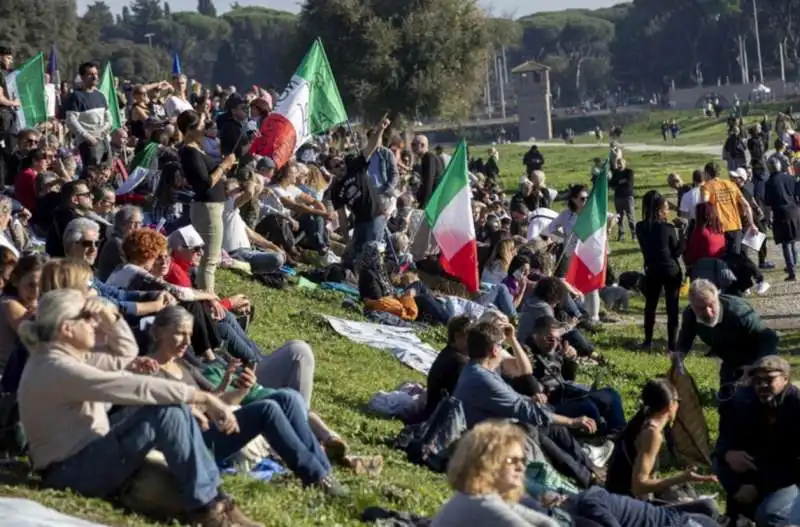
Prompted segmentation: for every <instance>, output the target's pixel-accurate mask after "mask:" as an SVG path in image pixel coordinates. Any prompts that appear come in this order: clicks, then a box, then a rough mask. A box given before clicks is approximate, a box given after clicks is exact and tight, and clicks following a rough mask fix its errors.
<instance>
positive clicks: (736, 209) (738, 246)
mask: <svg viewBox="0 0 800 527" xmlns="http://www.w3.org/2000/svg"><path fill="white" fill-rule="evenodd" d="M703 171H704V176H705V182H704V183H703V184H702V185H701V186H700V194H701V196H702V197H703V201H706V202H708V203H710V204H711V205H713V206H714V209H715V210H716V212H717V216H718V217H719V221H720V224H721V225H722V232H724V233H725V247H726V249H727V252H728V254H731V255H733V254H737V255H738V254H741V252H742V237H743V236H742V234H743V233H742V218H743V217H744V218H745V220H746V224H747V229H749V230H751V231H753V230H757V227H756V226H755V224H754V223H753V211H752V209H751V208H750V204H749V203H747V200H746V199H745V197H744V195H742V192H741V190H739V187H738V186H737V185H736V184H735V183H734V182H732V181H727V180H723V179H720V178H719V177H718V176H719V168H718V167H717V165H716V163H714V162H711V163H707V164H706V166H705V168H704V169H703Z"/></svg>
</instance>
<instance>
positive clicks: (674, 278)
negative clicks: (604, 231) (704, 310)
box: [636, 190, 683, 351]
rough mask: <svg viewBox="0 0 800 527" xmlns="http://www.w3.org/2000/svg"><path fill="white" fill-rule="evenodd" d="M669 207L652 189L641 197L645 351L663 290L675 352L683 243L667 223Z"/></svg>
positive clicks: (639, 230)
mask: <svg viewBox="0 0 800 527" xmlns="http://www.w3.org/2000/svg"><path fill="white" fill-rule="evenodd" d="M668 211H669V206H668V205H667V201H666V200H665V199H664V197H663V196H662V195H661V194H659V193H658V192H657V191H655V190H651V191H650V192H648V193H647V194H645V195H644V197H643V198H642V221H640V222H639V223H637V224H636V238H637V239H638V240H639V247H640V248H641V250H642V255H643V256H644V298H645V308H644V342H643V343H642V345H641V348H642V349H650V348H651V346H652V344H653V327H654V326H655V322H656V307H658V298H659V297H660V296H661V290H662V289H663V290H664V298H665V301H666V304H667V345H668V349H669V350H671V351H672V350H675V343H676V337H677V335H678V317H679V316H680V314H679V312H678V298H679V296H680V289H681V283H682V282H683V273H682V272H681V266H680V263H679V262H678V258H679V257H680V255H681V253H682V252H683V251H682V250H681V241H680V239H679V236H678V231H677V229H676V228H675V227H674V226H673V225H672V224H671V223H669V222H668V221H667V212H668Z"/></svg>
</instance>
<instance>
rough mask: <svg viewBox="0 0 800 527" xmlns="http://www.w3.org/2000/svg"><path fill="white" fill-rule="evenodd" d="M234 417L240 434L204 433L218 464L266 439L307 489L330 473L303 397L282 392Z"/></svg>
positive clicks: (262, 400)
mask: <svg viewBox="0 0 800 527" xmlns="http://www.w3.org/2000/svg"><path fill="white" fill-rule="evenodd" d="M234 413H235V415H236V420H237V421H238V422H239V433H237V434H230V435H228V434H225V433H224V432H222V431H220V430H219V429H218V428H216V427H214V426H212V427H211V428H210V429H209V430H208V431H206V432H204V433H203V437H204V438H205V441H206V445H207V446H208V448H209V449H210V450H211V451H212V452H213V454H214V457H215V458H216V459H217V461H218V462H221V461H224V460H225V459H227V458H229V457H231V456H232V455H234V454H236V453H237V452H239V450H241V449H242V448H243V447H244V446H245V445H246V444H247V443H249V442H250V441H252V440H253V439H254V438H255V437H257V436H259V435H262V436H264V439H266V440H267V442H268V443H269V444H270V446H271V447H272V448H273V449H275V452H277V453H278V455H279V456H280V457H281V459H282V460H283V461H284V462H285V463H286V465H287V466H288V467H289V468H290V469H291V470H292V472H294V473H295V474H296V475H297V476H298V477H299V478H300V480H301V481H302V482H303V483H305V484H306V485H308V484H311V483H316V482H317V481H319V480H321V479H322V478H323V477H325V476H327V475H328V474H329V473H330V471H331V464H330V462H329V461H328V458H327V456H325V453H324V452H323V451H322V447H321V446H320V444H319V442H318V441H317V439H316V438H315V437H314V434H313V433H312V432H311V428H310V427H309V426H308V415H307V414H306V410H305V407H304V403H303V398H302V397H301V396H300V394H299V393H297V392H295V391H293V390H278V391H277V392H275V393H273V394H270V395H269V396H267V397H266V398H264V399H261V400H259V401H256V402H252V403H250V404H247V405H245V406H243V407H241V408H239V409H238V410H236V412H234Z"/></svg>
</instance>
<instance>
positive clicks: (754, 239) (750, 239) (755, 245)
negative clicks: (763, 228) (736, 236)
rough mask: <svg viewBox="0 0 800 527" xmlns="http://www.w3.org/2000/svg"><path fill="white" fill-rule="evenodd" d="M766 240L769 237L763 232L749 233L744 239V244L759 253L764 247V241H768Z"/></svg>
mask: <svg viewBox="0 0 800 527" xmlns="http://www.w3.org/2000/svg"><path fill="white" fill-rule="evenodd" d="M766 239H767V235H766V234H764V233H763V232H758V231H755V232H750V231H748V232H747V234H745V235H744V239H742V244H743V245H746V246H748V247H749V248H751V249H753V250H754V251H758V250H759V249H761V246H762V245H764V241H766Z"/></svg>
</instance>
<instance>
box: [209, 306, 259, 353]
mask: <svg viewBox="0 0 800 527" xmlns="http://www.w3.org/2000/svg"><path fill="white" fill-rule="evenodd" d="M217 333H218V334H219V338H220V339H222V340H224V341H225V342H226V343H227V347H228V352H229V353H230V354H231V355H233V356H234V357H236V358H237V359H240V360H245V361H250V362H258V361H259V360H261V359H262V358H263V355H264V354H263V353H262V351H261V348H259V347H258V344H256V343H255V342H253V339H251V338H250V337H248V336H247V332H245V330H244V329H242V326H240V325H239V322H238V321H237V320H236V317H235V316H234V315H233V314H232V313H231V312H230V311H226V312H225V318H223V319H222V320H220V321H219V324H217Z"/></svg>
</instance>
